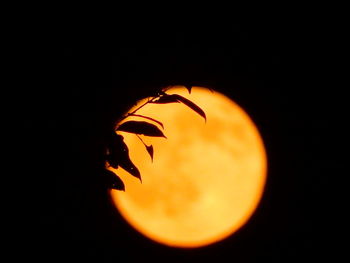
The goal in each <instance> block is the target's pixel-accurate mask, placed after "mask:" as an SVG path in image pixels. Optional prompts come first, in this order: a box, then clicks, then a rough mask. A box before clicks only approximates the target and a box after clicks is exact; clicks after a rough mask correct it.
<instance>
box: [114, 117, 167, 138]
mask: <svg viewBox="0 0 350 263" xmlns="http://www.w3.org/2000/svg"><path fill="white" fill-rule="evenodd" d="M117 131H124V132H130V133H136V134H143V135H146V136H151V137H164V138H166V137H165V135H164V134H163V132H162V131H161V130H159V129H158V127H157V126H155V125H153V124H150V123H148V122H144V121H127V122H124V123H123V124H121V125H120V126H119V127H118V128H117Z"/></svg>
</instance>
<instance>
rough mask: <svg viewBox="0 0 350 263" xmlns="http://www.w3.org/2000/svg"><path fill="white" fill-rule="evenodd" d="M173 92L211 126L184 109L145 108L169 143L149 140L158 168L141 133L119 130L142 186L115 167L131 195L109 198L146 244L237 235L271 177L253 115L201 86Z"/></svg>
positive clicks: (186, 243) (194, 243) (196, 242)
mask: <svg viewBox="0 0 350 263" xmlns="http://www.w3.org/2000/svg"><path fill="white" fill-rule="evenodd" d="M166 92H167V93H168V94H178V95H181V96H183V97H185V98H187V99H189V100H190V101H192V102H194V103H195V104H196V105H198V106H199V107H200V108H201V109H203V111H204V112H205V113H206V116H207V120H206V121H205V120H204V119H203V118H202V117H201V116H200V115H198V114H197V113H196V112H195V111H193V110H192V109H190V108H189V107H187V106H186V105H184V104H182V103H169V104H147V105H146V106H144V107H142V108H141V109H140V110H139V111H137V114H140V115H145V116H148V117H151V118H153V119H156V120H158V121H160V122H162V123H163V125H164V130H162V131H163V132H164V134H165V136H166V138H162V137H147V136H143V137H142V139H143V140H144V142H145V143H146V144H147V145H150V144H152V145H153V148H154V160H153V162H152V161H151V158H150V156H149V155H148V153H147V151H146V150H145V147H144V145H143V144H142V142H141V141H140V140H139V138H137V136H136V135H135V134H131V133H126V132H118V133H119V134H121V135H122V136H123V137H124V141H125V143H126V144H127V145H128V148H129V153H130V158H131V160H132V161H133V163H134V164H135V165H136V166H137V167H138V168H139V170H140V173H141V177H142V183H141V182H140V180H138V179H137V178H135V177H133V176H131V175H130V174H128V173H127V172H126V171H124V170H123V169H122V168H118V169H113V168H110V169H111V170H112V171H114V172H115V173H116V174H118V175H119V176H120V177H121V179H122V180H123V181H124V184H125V192H123V191H117V190H111V192H110V194H111V197H112V200H113V202H114V204H115V206H116V208H117V209H118V211H119V212H120V214H121V215H122V216H123V218H124V219H125V220H126V221H127V222H128V223H129V224H130V226H132V227H133V228H134V229H136V230H137V231H138V232H140V233H141V234H143V235H144V236H146V237H147V238H149V239H151V240H153V241H155V242H157V243H160V244H163V245H167V246H171V247H181V248H194V247H201V246H206V245H210V244H213V243H216V242H219V241H221V240H223V239H225V238H227V237H229V236H231V235H232V234H234V233H235V232H236V231H237V230H238V229H239V228H241V227H242V226H243V225H244V224H245V223H246V222H247V221H248V219H249V218H250V217H251V216H252V214H253V213H254V211H255V209H256V208H257V206H258V204H259V201H260V199H261V197H262V194H263V191H264V187H265V182H266V176H267V158H266V152H265V148H264V144H263V141H262V138H261V136H260V134H259V131H258V129H257V127H256V126H255V124H254V122H253V121H252V119H251V118H250V116H249V115H248V114H247V113H246V112H245V111H244V110H243V109H242V108H241V107H240V106H239V105H238V104H237V103H235V102H234V101H232V100H231V99H229V98H228V97H226V96H224V95H223V94H221V93H218V92H215V91H214V92H212V91H210V90H208V89H205V88H200V87H193V88H192V92H191V94H189V92H188V90H187V89H186V88H184V87H181V86H176V87H174V88H172V89H170V90H168V91H166ZM144 101H145V100H143V101H140V102H139V103H138V105H141V103H143V102H144ZM135 107H137V105H136V106H135ZM135 107H134V108H133V109H135ZM133 109H130V111H132V110H133ZM128 120H141V121H147V120H145V119H140V118H138V117H129V118H128ZM149 122H150V123H152V122H151V121H149ZM160 129H161V128H160Z"/></svg>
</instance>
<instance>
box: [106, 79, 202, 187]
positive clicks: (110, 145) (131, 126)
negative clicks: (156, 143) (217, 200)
mask: <svg viewBox="0 0 350 263" xmlns="http://www.w3.org/2000/svg"><path fill="white" fill-rule="evenodd" d="M185 88H186V89H187V90H188V92H189V93H191V89H192V87H191V86H185ZM165 91H166V90H164V91H160V92H159V93H158V94H157V95H156V96H154V97H153V98H151V99H149V100H148V101H146V102H145V103H144V104H142V105H141V106H139V107H138V108H136V109H135V110H134V111H133V112H131V113H127V114H126V115H125V116H123V117H122V118H121V119H120V120H119V121H118V123H121V124H120V125H117V126H116V128H115V129H114V130H113V131H112V132H111V134H110V136H109V138H108V140H107V145H106V164H107V166H106V169H105V170H106V171H105V178H106V182H107V184H108V187H109V188H112V189H116V190H123V191H125V185H124V183H123V181H122V180H121V179H120V178H119V176H118V175H117V174H115V173H114V172H112V171H110V170H108V167H113V168H115V169H117V168H118V167H121V168H123V169H124V170H126V171H127V172H128V173H130V174H131V175H132V176H135V177H136V178H138V179H140V181H142V180H141V174H140V171H139V170H138V169H137V167H136V166H135V165H134V164H133V162H132V161H131V160H130V156H129V148H128V146H127V145H126V144H125V142H124V137H123V136H122V135H120V134H118V133H117V132H128V133H133V134H135V136H137V137H138V138H139V140H140V141H141V142H142V144H143V145H144V146H145V148H146V151H147V152H148V154H149V155H150V157H151V160H152V161H153V152H154V151H153V146H152V145H147V144H146V143H145V142H144V141H143V140H142V138H141V137H140V136H139V135H144V136H149V137H164V138H166V136H165V135H164V133H163V132H162V131H161V130H160V129H159V128H158V127H157V126H156V125H154V124H151V123H148V122H145V121H135V120H129V121H125V122H123V120H125V119H127V118H128V117H130V116H133V117H139V118H143V119H147V120H149V121H152V122H155V123H157V124H158V125H159V126H161V127H162V129H164V125H163V123H161V122H160V121H158V120H155V119H153V118H151V117H148V116H144V115H139V114H136V112H137V111H138V110H139V109H141V108H142V107H144V106H145V105H147V104H149V103H153V104H167V103H182V104H184V105H186V106H187V107H189V108H190V109H192V110H193V111H195V112H196V113H198V114H199V115H200V116H202V117H203V118H204V120H205V121H206V115H205V113H204V111H203V110H202V109H201V108H200V107H199V106H198V105H196V104H195V103H193V102H192V101H190V100H188V99H186V98H185V97H183V96H180V95H178V94H167V93H165Z"/></svg>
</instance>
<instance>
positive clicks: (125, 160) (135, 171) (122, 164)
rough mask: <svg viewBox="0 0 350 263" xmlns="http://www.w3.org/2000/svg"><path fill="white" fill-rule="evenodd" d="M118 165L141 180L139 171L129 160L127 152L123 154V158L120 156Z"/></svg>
mask: <svg viewBox="0 0 350 263" xmlns="http://www.w3.org/2000/svg"><path fill="white" fill-rule="evenodd" d="M119 166H120V167H121V168H123V169H124V170H125V171H127V172H128V173H130V174H131V175H133V176H135V177H136V178H138V179H139V180H140V181H141V174H140V171H139V169H137V167H136V166H135V165H134V163H133V162H132V161H131V160H130V157H129V154H128V155H127V156H124V158H122V159H121V160H120V161H119Z"/></svg>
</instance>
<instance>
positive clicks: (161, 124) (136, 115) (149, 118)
mask: <svg viewBox="0 0 350 263" xmlns="http://www.w3.org/2000/svg"><path fill="white" fill-rule="evenodd" d="M129 116H135V117H141V118H145V119H147V120H151V121H154V122H156V123H158V124H159V125H160V126H162V128H163V129H164V125H163V123H161V122H160V121H157V120H155V119H153V118H151V117H147V116H143V115H139V114H135V113H132V114H130V115H129Z"/></svg>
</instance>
